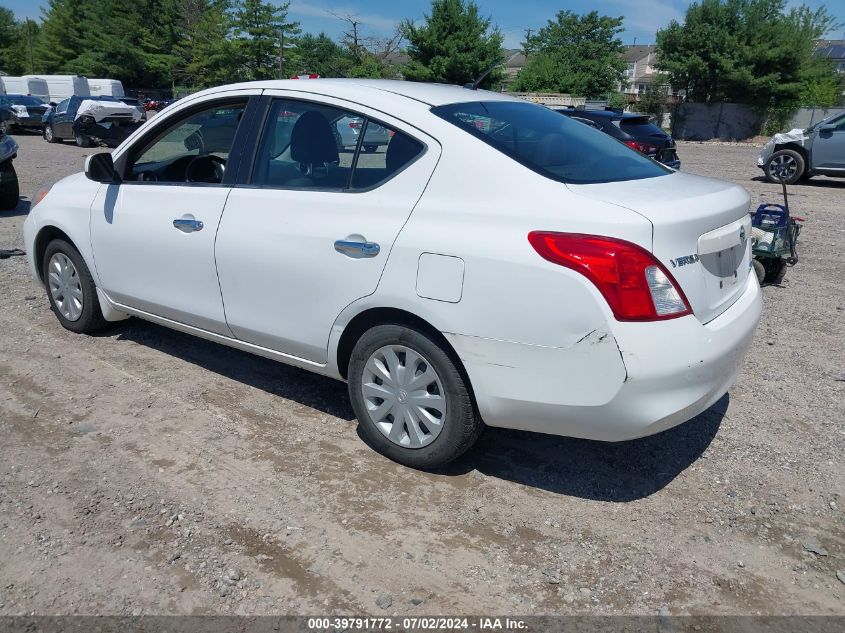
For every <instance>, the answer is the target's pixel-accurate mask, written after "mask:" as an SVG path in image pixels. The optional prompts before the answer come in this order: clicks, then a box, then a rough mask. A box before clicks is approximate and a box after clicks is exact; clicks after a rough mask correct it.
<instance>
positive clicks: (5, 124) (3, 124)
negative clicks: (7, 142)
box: [0, 121, 12, 134]
mask: <svg viewBox="0 0 845 633" xmlns="http://www.w3.org/2000/svg"><path fill="white" fill-rule="evenodd" d="M11 133H12V124H11V123H10V122H9V121H0V134H11Z"/></svg>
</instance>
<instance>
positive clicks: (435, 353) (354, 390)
mask: <svg viewBox="0 0 845 633" xmlns="http://www.w3.org/2000/svg"><path fill="white" fill-rule="evenodd" d="M456 362H457V361H456V360H453V359H452V358H451V356H450V355H449V354H448V353H447V351H446V350H445V349H444V348H443V347H442V346H441V345H440V344H439V343H437V342H435V341H434V340H433V339H432V338H431V337H429V336H428V335H427V334H424V333H422V332H420V331H418V330H415V329H413V328H410V327H407V326H404V325H398V324H391V325H379V326H376V327H374V328H372V329H370V330H368V331H367V332H366V333H364V335H363V336H362V337H361V338H360V339H359V340H358V342H357V343H356V344H355V348H354V349H353V351H352V356H351V358H350V361H349V376H348V378H349V396H350V398H351V400H352V408H353V409H354V410H355V414H356V416H357V417H358V421H359V422H360V424H361V429H362V431H363V433H364V435H365V437H366V438H367V440H368V441H369V442H370V444H371V445H372V446H373V447H374V448H375V449H376V450H378V451H379V452H380V453H382V454H383V455H385V456H386V457H388V458H390V459H392V460H393V461H396V462H398V463H400V464H404V465H406V466H410V467H412V468H420V469H432V468H439V467H441V466H443V465H445V464H447V463H449V462H450V461H452V460H454V459H455V458H457V457H459V456H460V455H461V454H463V453H464V452H465V451H466V450H468V449H469V448H470V447H471V446H472V445H473V444H474V443H475V441H476V440H477V439H478V437H479V435H480V434H481V431H482V429H483V426H484V425H483V423H482V422H481V419H480V417H479V416H478V414H477V412H476V410H475V406H474V404H473V401H472V396H471V395H470V391H469V386H468V385H467V381H466V380H465V378H464V376H463V375H462V373H461V371H460V369H459V367H458V365H457V364H456Z"/></svg>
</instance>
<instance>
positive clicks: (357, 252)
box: [334, 240, 381, 259]
mask: <svg viewBox="0 0 845 633" xmlns="http://www.w3.org/2000/svg"><path fill="white" fill-rule="evenodd" d="M334 249H335V250H336V251H337V252H338V253H341V254H343V255H346V256H347V257H351V258H353V259H362V258H364V257H375V256H376V255H378V254H379V252H381V248H380V247H379V245H378V244H376V243H375V242H352V241H349V240H338V241H336V242H335V243H334Z"/></svg>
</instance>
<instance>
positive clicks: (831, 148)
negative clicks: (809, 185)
mask: <svg viewBox="0 0 845 633" xmlns="http://www.w3.org/2000/svg"><path fill="white" fill-rule="evenodd" d="M757 166H758V167H759V168H760V169H762V170H763V173H765V174H766V178H767V179H768V180H769V182H778V183H779V182H781V178H782V179H783V180H784V181H785V182H786V183H787V184H790V185H791V184H794V183H796V182H798V181H799V180H808V179H810V178H812V177H813V176H831V177H833V178H842V177H845V112H843V113H840V114H835V115H833V116H830V117H828V118H826V119H824V120H822V121H819V122H818V123H816V124H815V125H812V126H810V127H808V128H807V129H806V130H801V129H796V130H791V131H790V132H786V133H783V134H775V135H774V136H773V137H772V138H771V139H770V140H769V142H768V143H766V144H765V145H764V146H763V149H762V150H760V154H759V155H758V156H757Z"/></svg>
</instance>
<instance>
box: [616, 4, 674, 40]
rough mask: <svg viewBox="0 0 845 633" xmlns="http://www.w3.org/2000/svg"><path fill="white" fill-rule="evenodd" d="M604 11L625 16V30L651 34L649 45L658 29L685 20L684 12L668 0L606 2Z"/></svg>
mask: <svg viewBox="0 0 845 633" xmlns="http://www.w3.org/2000/svg"><path fill="white" fill-rule="evenodd" d="M681 4H684V5H686V4H688V3H681ZM602 11H603V12H604V13H608V14H610V15H617V14H618V15H623V16H625V21H624V23H623V26H624V27H625V29H626V30H627V31H640V32H644V33H647V34H650V36H649V43H650V42H653V41H654V34H655V33H656V32H657V30H658V29H661V28H663V27H665V26H666V25H667V24H669V22H671V21H672V20H678V21H679V22H682V21H683V19H684V11H683V10H681V9H680V8H679V6H678V3H677V2H671V1H668V0H606V1H605V2H604V3H603V6H602ZM643 43H644V44H645V43H647V42H643Z"/></svg>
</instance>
